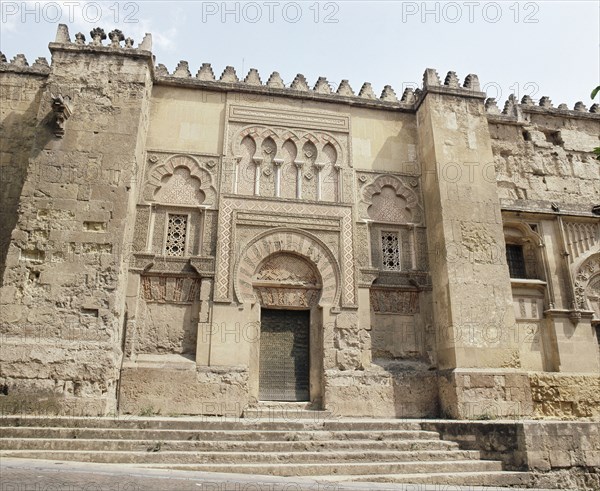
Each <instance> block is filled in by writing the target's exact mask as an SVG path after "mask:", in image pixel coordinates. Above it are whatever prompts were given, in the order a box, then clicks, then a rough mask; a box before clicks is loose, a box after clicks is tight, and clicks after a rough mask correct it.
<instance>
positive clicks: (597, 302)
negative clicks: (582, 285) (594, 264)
mask: <svg viewBox="0 0 600 491" xmlns="http://www.w3.org/2000/svg"><path fill="white" fill-rule="evenodd" d="M586 297H587V299H588V302H589V305H590V308H591V309H592V310H593V311H594V318H596V319H598V320H600V275H596V276H594V278H592V279H591V280H590V282H589V283H588V287H587V288H586Z"/></svg>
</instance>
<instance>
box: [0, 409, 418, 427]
mask: <svg viewBox="0 0 600 491" xmlns="http://www.w3.org/2000/svg"><path fill="white" fill-rule="evenodd" d="M308 412H315V411H308ZM293 414H294V413H293V411H291V412H290V416H289V417H287V418H271V419H261V418H231V419H226V418H219V417H192V418H160V417H155V418H142V417H137V416H122V417H119V418H108V417H98V418H84V417H41V416H4V417H2V418H1V420H0V424H1V425H2V426H6V427H27V426H34V427H53V428H111V429H173V430H240V431H241V430H254V431H259V430H282V431H283V430H285V431H292V430H334V429H344V430H346V431H367V430H369V431H371V430H377V431H382V430H405V431H419V430H421V424H420V423H419V422H411V421H407V420H400V419H399V420H379V421H371V420H357V419H352V420H344V419H339V418H332V419H331V420H322V419H317V420H311V418H294V417H293Z"/></svg>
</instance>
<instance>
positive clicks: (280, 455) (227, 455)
mask: <svg viewBox="0 0 600 491" xmlns="http://www.w3.org/2000/svg"><path fill="white" fill-rule="evenodd" d="M0 456H3V457H14V458H22V459H45V460H48V459H54V460H66V461H72V460H76V461H79V462H98V463H119V464H151V463H163V464H164V463H170V464H217V465H218V464H229V465H231V464H235V465H240V464H263V465H274V464H296V463H297V464H301V463H302V464H317V463H318V464H325V463H328V464H336V463H340V464H346V463H349V462H355V463H365V461H366V462H367V463H369V464H375V465H379V462H394V463H398V462H412V463H417V462H425V461H440V462H443V461H448V460H450V461H463V460H475V461H477V459H478V458H479V456H480V455H479V452H477V451H473V450H410V451H395V450H392V451H381V450H355V451H345V450H344V451H343V450H336V451H324V452H313V451H298V452H228V451H221V452H193V451H163V450H162V445H161V443H160V442H156V443H155V444H154V445H153V446H151V447H150V449H148V450H146V451H143V452H130V451H121V452H118V451H116V452H115V451H105V450H101V451H88V450H85V451H81V450H60V451H59V450H1V451H0ZM478 462H483V461H478Z"/></svg>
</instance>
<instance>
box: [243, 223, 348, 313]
mask: <svg viewBox="0 0 600 491" xmlns="http://www.w3.org/2000/svg"><path fill="white" fill-rule="evenodd" d="M284 253H287V254H284ZM272 254H278V255H277V256H275V257H274V258H271V255H272ZM290 255H294V256H297V258H294V259H292V258H290ZM267 258H268V260H267V262H266V263H264V264H265V266H264V267H263V268H262V269H260V270H259V272H258V273H255V269H256V264H260V263H261V262H263V261H264V260H265V259H267ZM315 271H316V272H318V273H316V272H315ZM319 276H320V278H319ZM234 283H235V288H236V296H237V298H238V301H240V302H244V301H251V302H252V301H256V300H257V298H256V293H255V291H254V290H253V286H257V287H261V286H264V287H265V288H271V287H275V285H276V284H279V285H281V284H283V286H285V287H292V288H293V289H297V288H298V287H302V288H303V289H305V290H317V289H318V288H320V287H321V285H322V291H323V293H322V298H321V302H322V303H326V304H330V305H337V304H338V303H339V296H340V288H339V285H340V284H341V281H340V271H339V266H338V264H337V261H336V260H335V257H334V256H333V254H332V253H331V251H329V250H328V249H327V247H326V246H325V245H324V244H323V243H322V242H321V241H320V240H319V239H317V238H316V237H314V236H313V235H312V234H309V233H307V232H304V231H301V230H293V229H278V230H276V231H272V232H266V233H262V234H259V235H258V236H257V237H255V239H254V240H252V241H251V242H250V244H249V245H248V246H247V247H246V248H245V250H244V251H243V252H242V253H241V255H240V258H239V260H238V263H237V266H236V268H235V275H234ZM259 293H260V294H261V295H262V294H263V293H265V294H267V293H268V294H271V291H270V290H268V291H263V292H259ZM288 293H289V295H288V297H287V298H288V301H289V299H290V298H291V294H292V293H293V294H294V298H295V299H296V300H295V301H299V302H300V301H301V302H303V303H305V304H307V305H310V303H309V302H312V301H314V300H315V296H314V295H312V294H310V295H309V294H306V296H305V299H304V300H302V299H297V298H296V297H297V295H296V292H292V291H290V292H288ZM263 299H265V298H263ZM272 301H273V300H272ZM276 301H279V300H276ZM307 305H302V306H307Z"/></svg>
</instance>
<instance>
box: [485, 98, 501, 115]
mask: <svg viewBox="0 0 600 491" xmlns="http://www.w3.org/2000/svg"><path fill="white" fill-rule="evenodd" d="M485 110H486V111H487V112H488V114H501V112H500V109H499V108H498V104H497V102H496V99H495V98H494V97H488V98H487V99H486V100H485Z"/></svg>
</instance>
